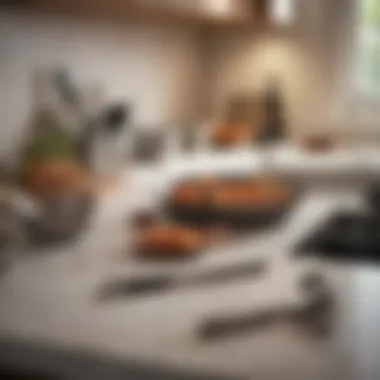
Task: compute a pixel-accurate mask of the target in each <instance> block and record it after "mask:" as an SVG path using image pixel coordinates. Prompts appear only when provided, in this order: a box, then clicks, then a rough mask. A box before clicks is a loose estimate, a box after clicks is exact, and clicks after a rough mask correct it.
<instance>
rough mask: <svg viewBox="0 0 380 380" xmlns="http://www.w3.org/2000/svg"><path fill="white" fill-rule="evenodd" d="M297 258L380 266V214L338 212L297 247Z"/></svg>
mask: <svg viewBox="0 0 380 380" xmlns="http://www.w3.org/2000/svg"><path fill="white" fill-rule="evenodd" d="M296 252H297V253H298V254H301V255H302V254H306V255H307V254H314V255H318V256H323V257H325V258H332V259H341V260H354V261H358V260H359V261H363V260H364V261H378V262H380V213H379V212H366V211H362V212H342V211H341V212H338V213H337V214H334V215H333V216H332V217H330V218H329V219H328V220H327V221H325V222H323V223H322V225H320V226H319V227H317V229H316V230H314V231H313V232H312V233H311V234H310V235H309V236H307V237H306V238H304V239H302V241H301V242H299V243H298V244H297V245H296Z"/></svg>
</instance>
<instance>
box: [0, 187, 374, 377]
mask: <svg viewBox="0 0 380 380" xmlns="http://www.w3.org/2000/svg"><path fill="white" fill-rule="evenodd" d="M127 187H128V186H127ZM127 187H126V189H125V190H123V191H120V192H119V193H114V194H112V196H108V197H106V198H104V200H102V203H101V206H99V213H98V214H99V215H98V217H96V218H95V219H94V221H93V223H92V225H91V226H90V227H89V228H88V230H87V231H86V232H85V233H84V234H83V236H81V238H80V239H79V240H78V241H76V242H73V243H72V244H71V245H69V246H65V247H60V248H56V249H54V250H46V251H41V252H25V253H23V254H20V255H17V256H15V257H14V258H13V259H12V263H11V267H10V269H9V270H8V271H7V272H6V273H5V274H4V275H3V276H2V277H1V279H0V336H4V337H6V338H7V339H15V340H20V339H21V340H23V339H24V340H28V341H32V342H33V341H36V342H43V343H44V344H48V345H49V344H51V345H54V346H55V347H63V348H65V349H70V348H75V349H79V350H82V351H84V352H88V353H93V354H96V355H107V356H110V357H115V358H118V359H121V360H123V359H128V360H130V359H132V360H134V359H136V360H139V361H144V362H146V363H157V364H162V365H165V366H171V367H174V368H181V369H189V370H194V369H196V370H199V371H201V370H202V371H212V372H213V373H220V374H228V375H233V376H242V377H248V378H255V379H277V378H278V379H288V378H289V379H293V380H294V379H303V380H308V379H336V378H345V379H350V378H352V379H367V378H368V379H371V376H372V375H373V374H377V373H378V374H380V361H379V360H377V356H378V354H377V353H378V352H380V351H379V348H380V325H379V324H378V323H377V322H378V321H379V320H380V319H379V317H380V303H379V302H378V289H379V288H380V287H379V286H380V270H379V268H377V267H366V266H359V265H351V266H349V265H338V264H332V263H322V262H319V261H317V260H315V259H304V260H296V259H294V257H292V248H293V245H294V243H295V242H296V241H297V240H298V239H300V238H301V237H302V236H303V235H305V234H306V233H308V232H309V231H310V230H311V229H312V228H314V227H315V226H316V224H317V223H318V222H319V221H321V220H322V219H324V218H325V217H326V216H327V215H328V214H330V213H331V212H333V211H334V210H336V209H338V208H356V207H360V203H361V201H360V197H359V194H358V192H357V191H351V190H350V189H344V190H342V189H341V190H339V191H332V190H329V189H326V191H323V190H321V189H319V190H318V191H309V192H306V193H305V194H303V195H302V197H301V199H300V200H299V202H298V203H297V204H296V206H295V208H294V210H293V211H292V212H291V213H290V214H289V215H288V216H287V217H286V218H285V220H283V222H282V223H281V224H280V225H279V226H278V227H277V228H275V229H271V230H267V231H265V232H260V233H252V234H250V235H249V236H247V237H244V238H241V239H236V240H234V239H232V240H231V241H229V242H226V243H224V244H223V245H219V246H218V245H215V246H213V247H211V248H210V249H209V250H207V251H205V252H204V253H203V254H202V255H201V256H199V257H198V258H197V259H196V260H194V261H189V262H186V263H181V264H179V263H172V264H169V263H166V264H157V263H146V262H145V263H142V262H138V261H136V260H134V259H133V257H131V255H130V252H129V250H128V240H129V239H128V234H127V232H126V227H125V223H124V221H125V218H126V215H128V213H130V212H131V210H133V209H134V208H136V207H137V205H138V204H144V201H143V199H144V197H146V198H149V199H150V198H151V194H149V192H148V191H147V192H146V193H143V192H142V191H138V189H137V188H136V186H132V185H131V186H130V187H128V190H127ZM261 259H265V260H266V262H267V269H266V270H267V271H268V274H267V275H266V276H263V277H260V278H253V279H244V280H243V279H242V280H241V281H236V282H231V283H226V284H223V285H222V284H219V285H213V286H209V287H206V286H205V287H203V288H196V289H195V288H194V289H192V288H188V289H181V290H177V291H172V292H166V293H163V294H160V295H151V296H146V297H143V298H140V299H134V300H132V299H121V300H118V301H114V302H108V303H107V302H99V300H98V299H97V297H96V295H97V291H98V290H99V287H101V286H102V285H103V284H104V283H105V282H106V281H107V280H109V279H112V278H115V277H119V276H123V277H125V278H128V277H135V276H136V275H138V274H144V275H146V274H157V273H160V274H175V275H177V276H181V275H184V276H185V275H189V274H192V273H198V272H199V271H202V270H205V269H206V268H216V267H225V266H230V265H232V264H235V263H239V262H245V261H247V260H261ZM307 270H312V271H315V270H318V271H321V272H322V273H323V274H324V275H325V276H326V279H327V281H328V282H329V283H330V285H331V288H332V289H333V292H334V298H335V300H336V310H337V311H336V319H337V323H336V327H335V329H334V333H333V334H332V336H331V337H329V338H328V339H324V340H320V341H319V340H315V339H311V338H310V337H305V336H302V335H298V334H297V333H295V332H294V331H292V330H291V329H289V328H287V327H286V326H277V327H274V328H268V329H262V330H259V331H256V332H252V333H250V332H247V333H246V334H243V335H241V336H235V337H230V338H228V339H225V340H222V341H219V342H217V343H209V342H202V341H200V340H199V338H198V335H197V327H198V326H199V324H200V323H201V322H202V321H203V320H204V319H205V318H207V317H209V316H213V315H219V314H223V313H229V314H230V313H231V312H236V313H238V312H239V311H244V310H252V309H253V308H257V309H258V310H260V309H262V308H265V307H268V306H271V305H276V304H279V303H283V302H298V301H299V300H300V297H301V295H300V291H299V288H297V287H296V286H295V283H296V281H294V279H296V278H297V276H299V274H300V273H304V272H305V271H307ZM0 357H1V355H0ZM366 376H367V377H366ZM373 378H374V379H375V378H378V377H373Z"/></svg>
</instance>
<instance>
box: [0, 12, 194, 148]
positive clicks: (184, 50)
mask: <svg viewBox="0 0 380 380" xmlns="http://www.w3.org/2000/svg"><path fill="white" fill-rule="evenodd" d="M199 53H200V50H199V40H198V38H197V34H196V33H195V32H194V31H191V30H178V29H175V28H171V27H143V26H137V25H133V26H132V25H129V26H120V25H118V26H116V25H113V26H111V25H109V24H101V23H93V22H91V23H90V22H84V21H83V20H81V21H79V20H78V21H68V20H64V19H59V18H51V17H42V16H33V17H31V16H30V15H23V14H20V13H14V12H6V13H5V12H2V13H0V83H1V85H0V107H1V108H0V112H1V116H0V118H1V125H0V133H1V139H0V153H2V154H10V153H11V152H12V151H13V150H14V149H15V146H16V145H17V143H18V142H19V141H20V139H21V138H22V135H23V131H24V130H25V127H26V124H27V121H28V116H29V113H30V109H31V106H32V103H33V100H32V92H31V81H32V77H33V73H34V72H35V70H36V69H38V68H41V67H42V68H49V67H54V66H56V65H62V64H64V65H66V66H67V68H68V69H69V70H70V71H71V72H72V74H73V76H74V78H75V79H77V80H78V82H79V83H81V84H83V85H88V84H91V83H102V84H103V85H104V88H105V91H106V93H107V95H108V96H109V98H110V99H121V100H129V99H130V100H131V101H132V102H133V104H134V106H135V119H136V122H137V123H144V124H145V123H147V124H150V123H153V124H159V123H172V122H175V121H176V120H179V119H183V118H186V117H188V116H191V117H193V116H194V114H193V112H194V111H197V110H198V105H197V100H198V96H197V89H198V76H199V62H200V60H199Z"/></svg>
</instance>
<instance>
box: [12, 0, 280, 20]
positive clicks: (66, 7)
mask: <svg viewBox="0 0 380 380" xmlns="http://www.w3.org/2000/svg"><path fill="white" fill-rule="evenodd" d="M271 1H273V0H18V1H17V3H18V4H19V6H23V7H27V8H29V9H32V10H37V11H49V12H59V13H61V14H76V15H82V16H88V17H94V16H95V17H103V18H115V19H119V20H147V21H161V22H171V23H182V24H185V23H189V24H195V25H202V26H218V25H219V26H250V25H256V24H262V23H266V22H267V21H268V14H269V13H268V9H269V5H270V2H271Z"/></svg>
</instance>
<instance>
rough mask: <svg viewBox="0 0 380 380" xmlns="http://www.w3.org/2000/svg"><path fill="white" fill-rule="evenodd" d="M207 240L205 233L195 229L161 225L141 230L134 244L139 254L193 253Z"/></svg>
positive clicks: (167, 254)
mask: <svg viewBox="0 0 380 380" xmlns="http://www.w3.org/2000/svg"><path fill="white" fill-rule="evenodd" d="M207 240H208V236H207V234H205V233H202V232H200V231H197V230H193V229H189V228H186V227H177V226H170V225H161V226H153V227H150V228H147V229H145V230H144V231H142V232H141V233H140V234H139V236H138V237H137V242H136V245H137V248H138V251H139V252H140V253H141V254H144V253H146V254H149V255H151V254H156V255H160V256H173V255H186V254H191V253H195V252H197V251H199V250H200V249H202V248H203V247H204V245H205V244H206V243H207Z"/></svg>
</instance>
